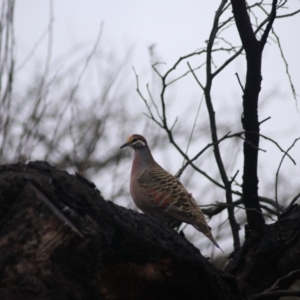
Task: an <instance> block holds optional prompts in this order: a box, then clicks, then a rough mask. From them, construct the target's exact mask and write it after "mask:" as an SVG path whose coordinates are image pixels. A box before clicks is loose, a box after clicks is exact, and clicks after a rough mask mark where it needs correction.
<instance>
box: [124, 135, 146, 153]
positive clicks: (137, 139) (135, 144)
mask: <svg viewBox="0 0 300 300" xmlns="http://www.w3.org/2000/svg"><path fill="white" fill-rule="evenodd" d="M125 147H131V148H133V149H141V148H145V147H148V144H147V141H146V139H145V138H144V137H143V136H142V135H140V134H133V135H131V136H130V137H129V138H128V139H127V142H126V143H125V144H124V145H122V146H121V147H120V149H122V148H125Z"/></svg>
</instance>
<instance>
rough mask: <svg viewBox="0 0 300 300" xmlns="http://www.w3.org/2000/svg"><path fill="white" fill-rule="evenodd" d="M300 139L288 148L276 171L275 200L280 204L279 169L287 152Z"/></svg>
mask: <svg viewBox="0 0 300 300" xmlns="http://www.w3.org/2000/svg"><path fill="white" fill-rule="evenodd" d="M298 140H300V137H299V138H297V139H295V140H294V142H293V144H292V145H291V146H290V147H289V148H288V149H287V151H286V152H285V153H284V155H283V156H282V158H281V160H280V163H279V166H278V168H277V171H276V176H275V201H276V203H277V204H278V177H279V171H280V167H281V165H282V163H283V160H284V158H285V157H286V156H287V153H288V152H289V151H290V150H291V149H292V148H293V147H294V146H295V144H296V143H297V141H298Z"/></svg>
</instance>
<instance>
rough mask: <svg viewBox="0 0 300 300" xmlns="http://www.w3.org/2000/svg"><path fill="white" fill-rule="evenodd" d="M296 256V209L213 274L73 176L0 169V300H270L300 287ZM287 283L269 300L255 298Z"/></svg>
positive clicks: (41, 167)
mask: <svg viewBox="0 0 300 300" xmlns="http://www.w3.org/2000/svg"><path fill="white" fill-rule="evenodd" d="M299 255H300V208H299V206H298V205H293V206H292V207H290V208H289V209H288V210H287V211H286V212H285V213H284V214H282V215H281V216H280V218H279V221H278V222H275V223H274V224H271V225H266V230H265V232H264V233H263V234H262V235H260V236H259V237H250V238H248V239H247V240H246V242H245V244H244V245H243V247H242V248H241V249H240V250H239V251H238V252H237V253H236V254H235V255H234V257H233V258H232V259H231V260H230V261H229V264H228V266H227V268H226V271H221V270H218V269H216V268H215V267H214V266H213V265H212V264H211V263H210V262H209V261H208V260H207V259H206V258H204V257H203V256H202V255H201V253H200V252H199V250H198V249H196V248H195V247H194V246H193V245H192V244H191V243H190V242H188V241H187V240H186V239H185V237H184V236H183V235H181V234H178V233H177V232H176V231H174V230H172V229H171V228H169V227H168V226H167V225H165V224H164V223H161V222H159V221H157V220H154V219H152V218H150V217H148V216H146V215H143V214H140V213H137V212H135V211H132V210H129V209H126V208H123V207H120V206H118V205H115V204H114V203H112V202H109V201H105V200H104V199H103V198H102V196H101V194H100V193H99V191H98V190H97V189H96V188H95V185H94V184H93V183H91V182H89V181H87V180H86V179H84V178H83V177H81V176H80V175H77V174H76V175H69V174H68V173H67V172H65V171H60V170H58V169H56V168H54V167H51V166H50V165H49V164H47V163H45V162H32V163H29V164H28V165H24V164H16V165H5V166H2V167H0V299H1V300H2V299H4V300H5V299H9V300H15V299H16V300H19V299H20V300H21V299H22V300H24V299H25V300H26V299H30V300H35V299H43V300H48V299H60V300H64V299H78V300H79V299H88V300H90V299H175V300H176V299H214V300H218V299H231V300H235V299H236V300H237V299H250V298H251V297H253V298H251V299H277V298H278V297H279V296H278V295H279V292H280V293H281V294H283V291H282V290H284V289H287V288H288V287H289V286H290V285H291V284H292V283H293V282H294V281H295V280H296V279H299V278H300V271H299V269H300V260H299ZM287 274H289V276H286V277H285V278H282V280H279V282H278V283H277V286H278V288H279V289H280V291H278V292H277V296H276V291H277V290H278V288H277V289H273V290H272V289H271V290H269V291H267V292H265V293H264V294H261V293H262V292H264V291H265V290H266V289H268V288H270V287H271V286H272V285H273V284H274V283H275V282H276V280H278V279H279V278H281V277H283V276H285V275H287ZM283 279H284V280H283ZM274 291H275V296H274Z"/></svg>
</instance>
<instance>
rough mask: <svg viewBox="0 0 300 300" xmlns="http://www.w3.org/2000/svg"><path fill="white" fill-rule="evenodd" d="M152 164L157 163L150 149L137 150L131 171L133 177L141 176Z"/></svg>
mask: <svg viewBox="0 0 300 300" xmlns="http://www.w3.org/2000/svg"><path fill="white" fill-rule="evenodd" d="M152 163H155V161H154V159H153V157H152V154H151V152H150V150H149V148H148V147H144V148H139V149H135V151H134V158H133V162H132V169H131V173H132V175H133V176H139V175H140V174H141V173H142V172H143V171H144V170H145V169H146V168H147V167H148V166H149V164H152Z"/></svg>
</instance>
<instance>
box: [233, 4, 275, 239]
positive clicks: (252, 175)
mask: <svg viewBox="0 0 300 300" xmlns="http://www.w3.org/2000/svg"><path fill="white" fill-rule="evenodd" d="M231 4H232V8H233V14H234V18H235V22H236V26H237V29H238V32H239V35H240V38H241V41H242V44H243V47H244V49H245V52H246V60H247V75H246V84H245V88H244V96H243V107H244V115H243V119H242V124H243V128H244V130H245V142H244V174H243V201H244V205H245V208H246V209H247V210H246V213H247V220H248V224H249V228H250V235H249V236H253V237H255V236H257V235H259V234H260V233H261V232H263V230H264V225H265V222H264V218H263V216H262V214H261V213H260V212H261V208H260V205H259V198H258V175H257V161H258V149H259V119H258V98H259V93H260V89H261V80H262V75H261V59H262V51H263V48H264V45H265V43H266V41H267V38H268V35H269V32H270V30H271V28H272V25H273V22H274V19H275V18H276V5H277V1H276V0H273V2H272V9H271V12H270V14H269V17H268V22H267V26H266V29H265V31H264V33H263V35H262V38H261V40H260V41H258V40H257V38H256V36H255V32H254V30H253V28H252V25H251V21H250V17H249V14H248V11H247V4H246V1H244V0H243V1H241V0H231ZM252 145H253V146H252Z"/></svg>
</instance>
